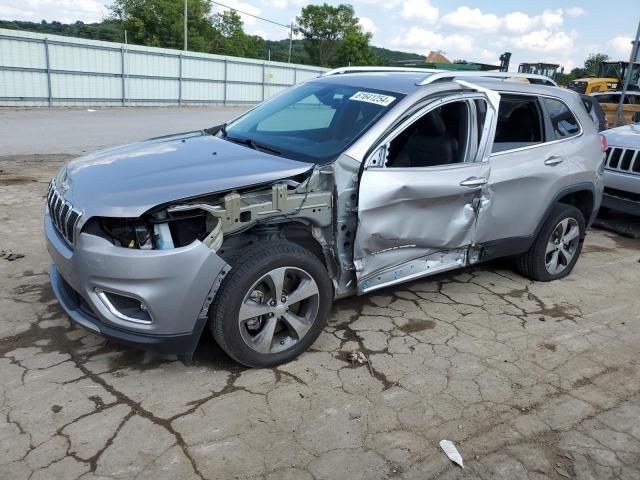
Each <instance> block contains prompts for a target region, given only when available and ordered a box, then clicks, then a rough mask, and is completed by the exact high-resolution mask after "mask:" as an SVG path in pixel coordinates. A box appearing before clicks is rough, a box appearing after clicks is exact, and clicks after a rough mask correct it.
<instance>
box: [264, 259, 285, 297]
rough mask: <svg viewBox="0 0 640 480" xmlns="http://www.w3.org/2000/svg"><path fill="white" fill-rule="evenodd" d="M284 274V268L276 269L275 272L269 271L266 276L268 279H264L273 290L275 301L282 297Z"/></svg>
mask: <svg viewBox="0 0 640 480" xmlns="http://www.w3.org/2000/svg"><path fill="white" fill-rule="evenodd" d="M286 273H287V269H286V268H284V267H283V268H276V269H275V270H271V271H270V272H269V273H268V274H267V277H268V279H267V278H266V277H265V280H267V281H268V282H269V283H270V284H271V287H272V288H273V295H274V299H275V300H276V301H280V297H282V291H283V288H284V278H285V274H286Z"/></svg>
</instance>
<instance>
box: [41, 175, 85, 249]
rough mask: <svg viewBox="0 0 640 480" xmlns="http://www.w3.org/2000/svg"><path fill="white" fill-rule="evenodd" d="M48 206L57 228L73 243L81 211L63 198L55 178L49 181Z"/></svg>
mask: <svg viewBox="0 0 640 480" xmlns="http://www.w3.org/2000/svg"><path fill="white" fill-rule="evenodd" d="M47 206H48V207H49V215H51V221H52V222H53V224H54V225H55V227H56V230H58V232H60V234H61V235H62V236H63V237H64V238H65V239H66V240H67V242H69V243H71V244H73V242H74V240H75V239H74V235H75V231H76V224H77V223H78V220H79V219H80V212H78V211H77V210H75V209H74V208H73V207H72V206H71V204H70V203H69V202H67V201H65V199H64V198H62V195H60V193H59V192H58V189H57V188H56V186H55V180H51V183H49V191H48V192H47Z"/></svg>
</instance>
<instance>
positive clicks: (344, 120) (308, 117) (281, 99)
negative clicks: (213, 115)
mask: <svg viewBox="0 0 640 480" xmlns="http://www.w3.org/2000/svg"><path fill="white" fill-rule="evenodd" d="M403 97H404V95H403V94H400V93H396V92H388V91H381V90H374V89H368V88H361V87H360V88H359V87H353V86H348V85H340V84H332V83H328V82H325V81H316V82H313V81H312V82H307V83H304V84H302V85H299V86H297V87H294V88H291V89H289V90H286V91H285V92H283V93H282V94H280V95H277V96H275V97H273V98H271V99H269V100H267V101H266V102H264V103H262V104H260V105H259V106H258V107H256V108H254V109H253V110H251V111H249V112H247V114H245V115H243V116H242V117H240V118H239V119H237V120H235V121H233V122H231V123H230V124H229V125H228V126H227V127H226V129H225V130H223V131H221V132H220V133H219V135H220V136H221V137H222V138H224V139H225V140H228V141H230V142H235V143H238V144H241V145H244V146H246V147H247V148H255V149H256V150H262V151H265V152H268V153H271V154H274V155H281V156H283V157H287V158H293V159H295V160H300V161H303V162H309V163H325V162H329V161H331V160H333V159H335V158H337V157H338V156H339V155H340V154H341V153H342V152H343V151H344V150H345V149H347V147H349V145H351V144H352V143H353V142H354V141H356V140H357V139H358V138H359V137H360V136H361V135H362V134H363V133H364V132H365V131H367V129H369V128H370V127H371V126H372V125H373V124H374V123H375V122H377V121H378V120H379V119H380V118H381V117H382V116H384V115H385V114H386V113H387V112H388V111H389V110H390V109H391V108H393V107H394V106H395V105H396V104H397V103H398V102H399V101H400V100H401V99H402V98H403Z"/></svg>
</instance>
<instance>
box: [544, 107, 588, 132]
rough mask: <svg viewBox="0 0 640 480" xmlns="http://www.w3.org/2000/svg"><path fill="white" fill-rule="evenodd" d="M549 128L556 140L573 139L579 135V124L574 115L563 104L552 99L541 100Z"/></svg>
mask: <svg viewBox="0 0 640 480" xmlns="http://www.w3.org/2000/svg"><path fill="white" fill-rule="evenodd" d="M542 102H543V103H544V106H545V108H546V109H547V113H548V114H549V120H550V121H551V128H552V129H553V134H554V136H555V139H556V140H560V139H563V138H568V137H573V136H574V135H577V134H578V133H580V124H579V123H578V120H577V119H576V117H575V115H574V114H573V113H572V112H571V110H569V107H567V106H566V105H565V104H564V103H563V102H561V101H560V100H556V99H554V98H543V99H542Z"/></svg>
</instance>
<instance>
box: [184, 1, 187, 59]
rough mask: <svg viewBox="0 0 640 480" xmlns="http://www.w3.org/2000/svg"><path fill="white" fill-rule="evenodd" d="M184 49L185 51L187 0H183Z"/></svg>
mask: <svg viewBox="0 0 640 480" xmlns="http://www.w3.org/2000/svg"><path fill="white" fill-rule="evenodd" d="M184 51H185V52H186V51H187V0H184Z"/></svg>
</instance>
